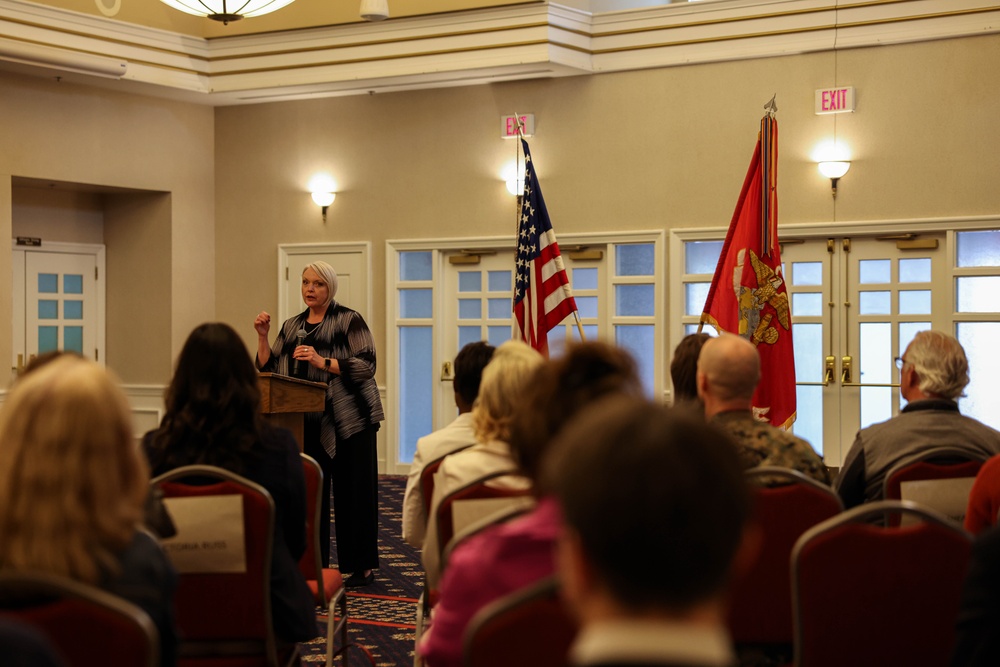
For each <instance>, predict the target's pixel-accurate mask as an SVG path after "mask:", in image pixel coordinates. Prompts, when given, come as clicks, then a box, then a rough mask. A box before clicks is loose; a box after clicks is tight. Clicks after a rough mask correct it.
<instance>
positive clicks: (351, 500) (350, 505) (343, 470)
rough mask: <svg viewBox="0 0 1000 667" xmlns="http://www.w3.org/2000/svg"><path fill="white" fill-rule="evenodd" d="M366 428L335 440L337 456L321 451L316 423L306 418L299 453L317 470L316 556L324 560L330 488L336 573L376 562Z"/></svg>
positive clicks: (371, 434)
mask: <svg viewBox="0 0 1000 667" xmlns="http://www.w3.org/2000/svg"><path fill="white" fill-rule="evenodd" d="M376 432H377V428H376V427H374V426H372V427H370V428H367V429H365V430H364V431H361V432H360V433H356V434H354V435H352V436H351V437H350V438H347V439H344V440H338V441H337V455H336V456H335V457H333V458H330V456H329V455H328V454H327V453H326V450H325V449H323V446H322V445H321V444H320V442H319V423H318V422H313V423H312V424H310V423H309V422H308V421H307V423H306V430H305V433H304V436H305V437H304V438H303V439H304V440H305V446H304V449H305V453H306V454H308V455H309V456H311V457H313V458H314V459H316V461H317V462H319V465H320V467H321V468H322V469H323V503H322V505H321V507H320V522H319V526H320V556H321V558H322V559H323V562H324V563H326V564H329V563H330V492H331V490H332V492H333V518H334V525H335V527H336V534H337V566H338V568H339V569H340V571H341V572H361V571H363V570H372V569H375V568H377V567H378V453H377V451H376V441H375V434H376Z"/></svg>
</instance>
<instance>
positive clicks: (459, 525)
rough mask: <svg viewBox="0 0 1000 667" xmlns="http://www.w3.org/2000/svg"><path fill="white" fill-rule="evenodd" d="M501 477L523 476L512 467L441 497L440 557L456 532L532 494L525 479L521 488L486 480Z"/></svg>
mask: <svg viewBox="0 0 1000 667" xmlns="http://www.w3.org/2000/svg"><path fill="white" fill-rule="evenodd" d="M501 477H510V478H515V479H517V478H521V479H523V478H522V477H521V476H520V475H519V474H518V473H517V471H515V470H501V471H497V472H492V473H489V474H487V475H483V476H482V477H479V478H477V479H475V480H473V481H471V482H469V483H468V484H465V485H464V486H461V487H459V488H458V489H455V490H454V491H452V492H451V493H449V494H447V495H446V496H444V497H443V498H442V499H441V502H440V503H438V506H437V539H438V542H437V543H438V548H439V550H440V553H439V556H443V555H444V549H445V547H446V546H447V545H448V542H450V541H451V538H452V537H454V536H455V533H456V532H457V531H460V530H462V529H463V528H465V527H466V526H468V525H471V524H472V523H474V522H476V521H479V520H480V519H483V518H484V517H487V516H489V515H491V514H494V513H496V512H499V511H500V510H502V509H504V508H505V507H507V506H510V505H514V504H520V502H521V500H522V499H524V498H525V497H530V496H531V488H530V485H529V484H528V483H527V481H526V480H525V485H524V486H520V487H509V486H496V485H492V484H490V483H489V482H491V481H495V480H497V479H499V478H501ZM439 562H440V561H439Z"/></svg>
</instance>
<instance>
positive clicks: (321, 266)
mask: <svg viewBox="0 0 1000 667" xmlns="http://www.w3.org/2000/svg"><path fill="white" fill-rule="evenodd" d="M309 269H312V270H313V271H314V272H315V273H316V275H317V276H319V277H320V278H322V279H323V282H325V283H326V286H327V288H328V290H327V292H328V294H327V299H326V303H324V304H323V305H324V306H329V305H330V304H331V303H333V297H335V296H337V271H336V270H334V268H333V267H332V266H330V265H329V264H327V263H326V262H324V261H322V260H317V261H315V262H313V263H312V264H309V265H307V266H306V268H304V269H302V273H303V274H304V273H305V272H306V271H308V270H309Z"/></svg>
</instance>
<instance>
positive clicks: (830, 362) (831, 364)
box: [823, 354, 837, 387]
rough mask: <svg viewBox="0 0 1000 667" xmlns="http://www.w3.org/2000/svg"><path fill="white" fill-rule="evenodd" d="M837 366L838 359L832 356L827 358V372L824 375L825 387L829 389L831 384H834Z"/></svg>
mask: <svg viewBox="0 0 1000 667" xmlns="http://www.w3.org/2000/svg"><path fill="white" fill-rule="evenodd" d="M836 365H837V358H836V357H835V356H833V355H832V354H831V355H830V356H828V357H827V358H826V370H825V372H824V373H823V386H824V387H829V386H830V383H831V382H833V374H834V373H835V372H836V371H835V370H834V368H835V366H836Z"/></svg>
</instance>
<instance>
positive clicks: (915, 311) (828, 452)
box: [782, 233, 952, 466]
mask: <svg viewBox="0 0 1000 667" xmlns="http://www.w3.org/2000/svg"><path fill="white" fill-rule="evenodd" d="M944 242H945V234H944V233H940V234H927V235H922V236H921V237H920V242H919V243H912V241H909V242H903V243H897V239H894V238H886V239H879V238H877V237H854V238H847V237H839V238H831V239H827V240H809V241H806V242H804V243H801V244H793V243H786V244H784V247H783V250H782V260H783V264H784V266H785V273H786V276H787V281H786V284H787V285H788V291H789V295H790V298H791V300H792V317H793V322H794V324H793V327H794V329H793V340H794V343H795V370H796V383H797V385H798V391H797V399H798V400H797V403H798V406H797V412H798V419H797V420H796V422H795V425H794V426H793V431H794V432H795V433H796V434H798V435H800V436H802V437H804V438H806V439H807V440H809V441H810V442H811V443H812V444H813V446H814V447H816V449H817V450H818V451H820V452H821V453H822V454H823V455H824V457H825V459H826V462H827V464H828V465H831V466H839V465H840V464H841V463H842V462H843V459H844V457H845V456H846V455H847V450H848V448H849V447H850V445H851V443H852V441H853V439H854V434H855V433H856V431H857V430H858V429H859V428H864V427H866V426H869V425H871V424H874V423H877V422H880V421H885V420H887V419H890V418H891V417H893V416H894V415H896V414H898V413H899V409H900V408H901V407H902V405H901V403H902V397H901V396H900V394H899V391H898V386H899V372H898V370H896V367H895V365H894V363H893V359H894V358H895V357H897V356H899V355H901V354H902V353H903V351H904V350H905V349H906V346H907V345H908V344H909V342H910V341H911V340H912V339H913V336H914V334H916V333H917V332H918V331H922V330H925V329H940V330H942V331H950V329H951V324H950V315H951V312H952V311H951V306H950V303H951V300H950V298H949V294H948V289H949V288H948V286H949V281H948V268H949V267H948V264H947V258H946V253H945V251H944Z"/></svg>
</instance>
